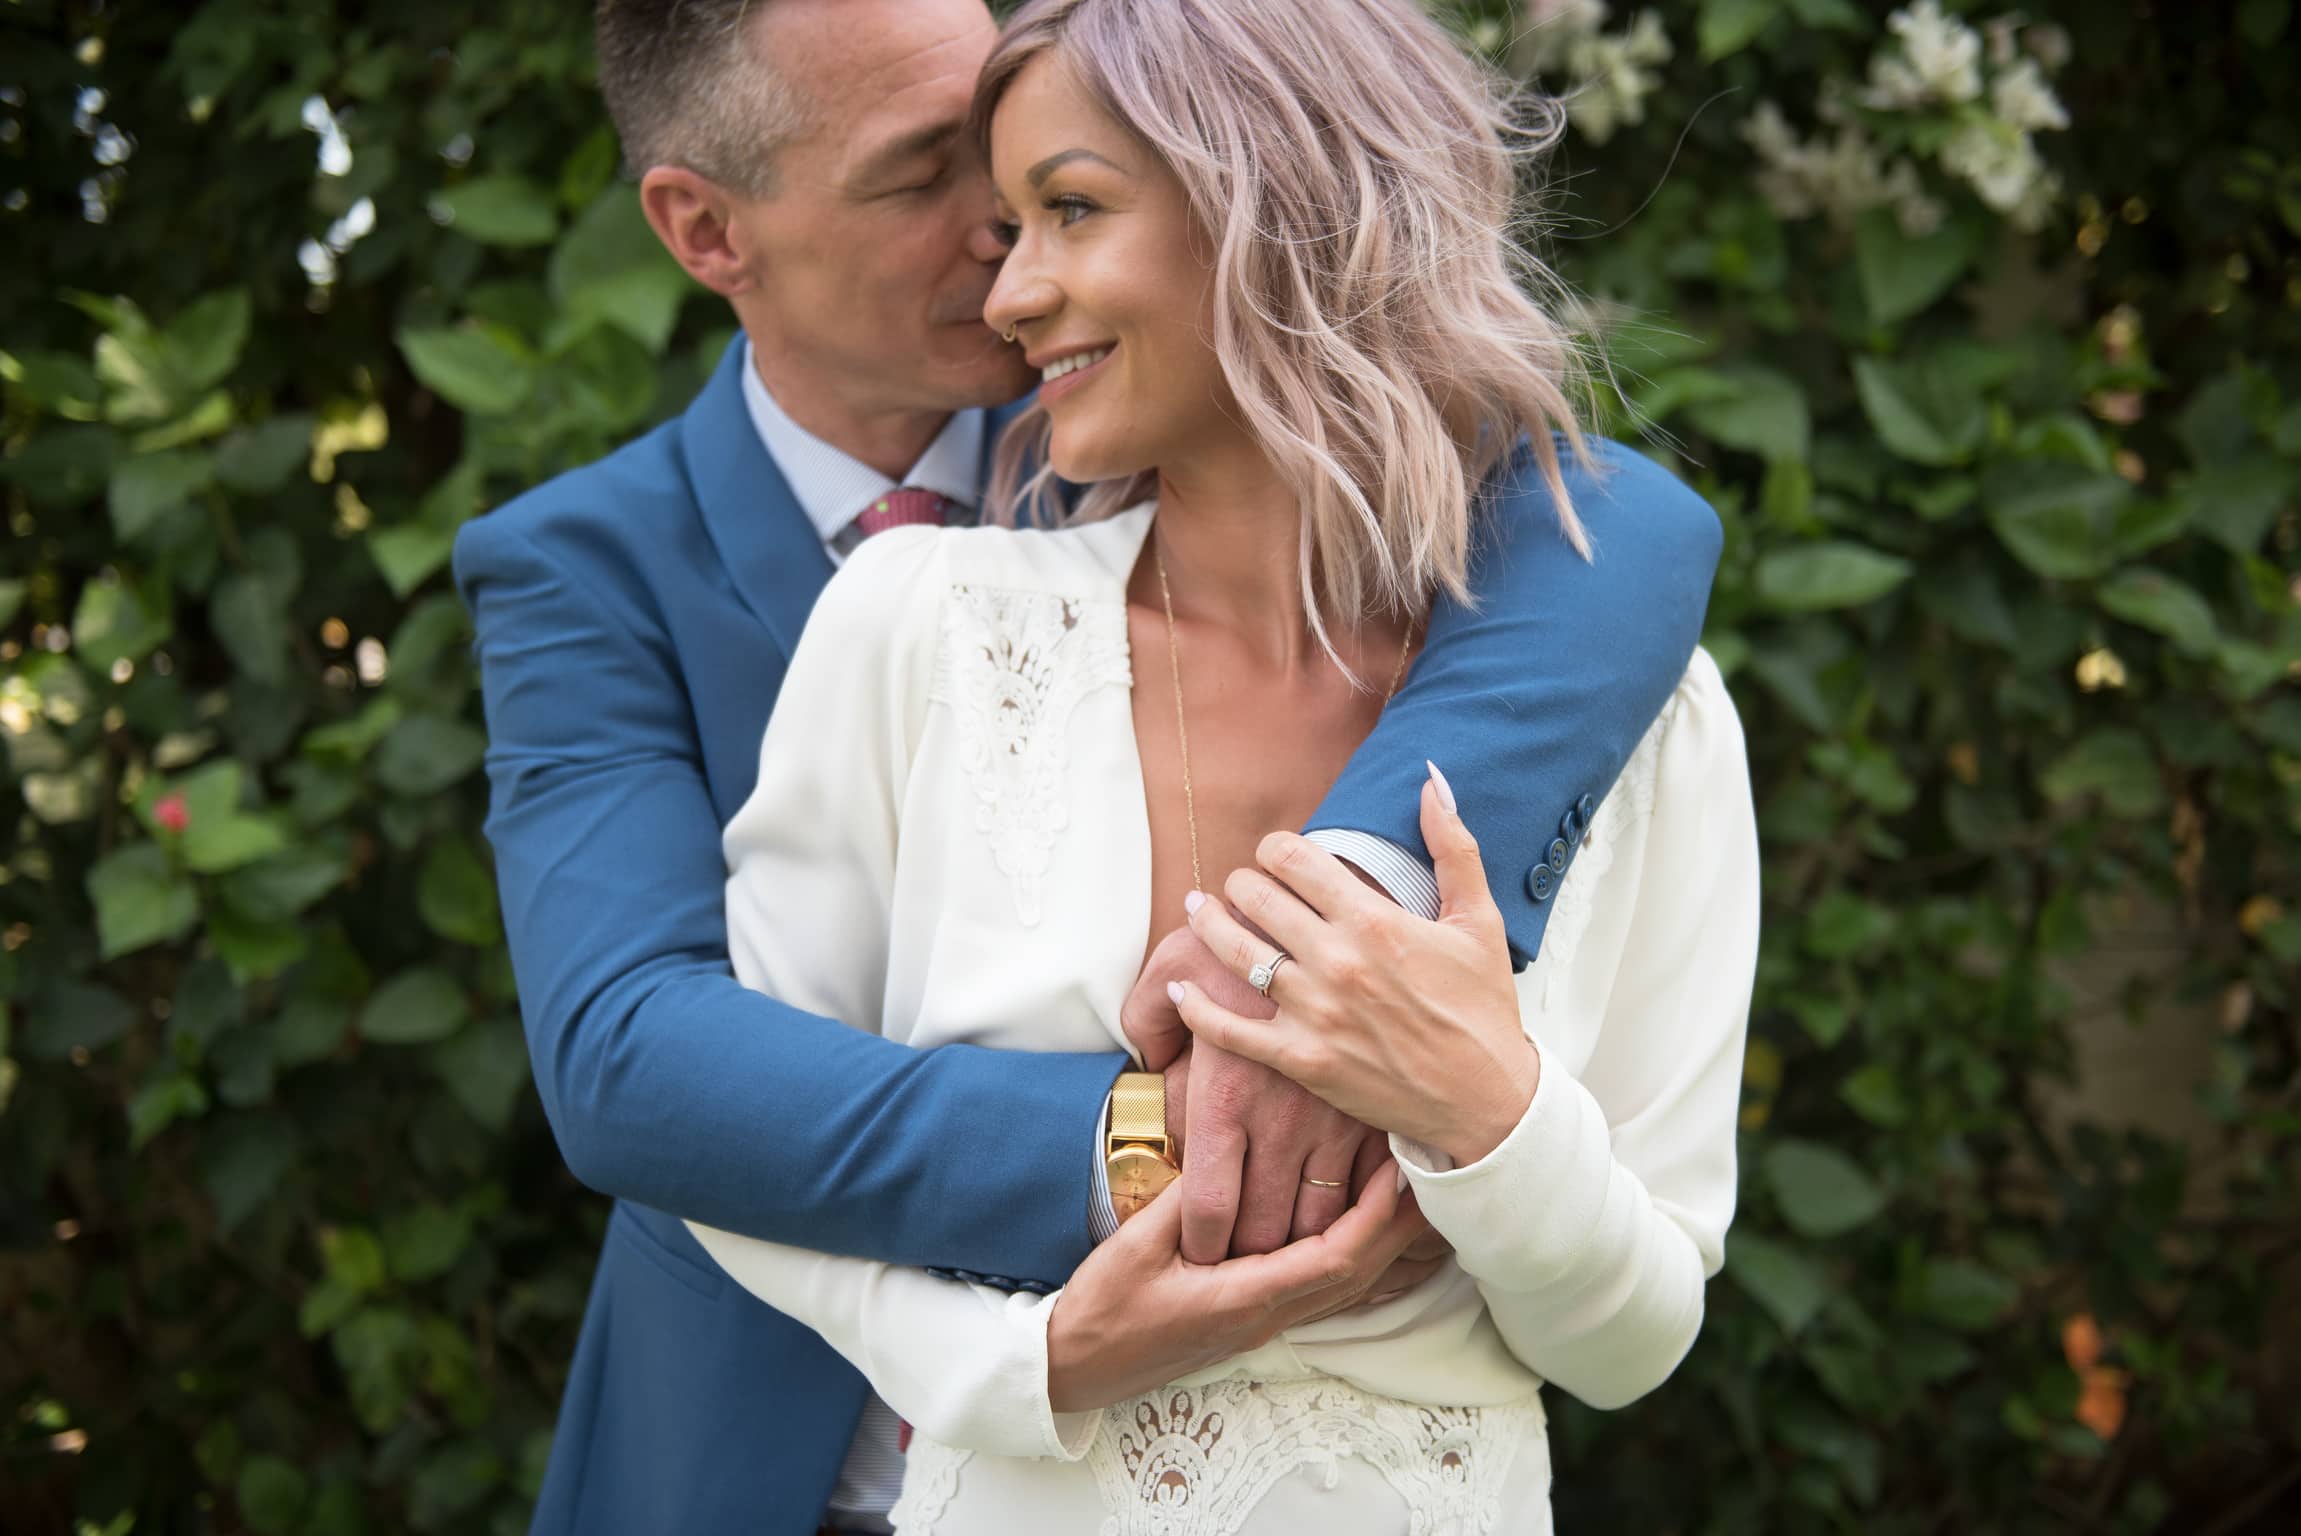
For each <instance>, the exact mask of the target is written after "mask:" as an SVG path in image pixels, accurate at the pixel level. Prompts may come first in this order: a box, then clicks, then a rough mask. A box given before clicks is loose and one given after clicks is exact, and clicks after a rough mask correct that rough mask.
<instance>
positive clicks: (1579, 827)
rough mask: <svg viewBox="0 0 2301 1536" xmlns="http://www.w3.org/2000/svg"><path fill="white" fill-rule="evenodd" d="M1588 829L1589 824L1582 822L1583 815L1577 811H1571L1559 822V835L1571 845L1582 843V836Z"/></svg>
mask: <svg viewBox="0 0 2301 1536" xmlns="http://www.w3.org/2000/svg"><path fill="white" fill-rule="evenodd" d="M1587 829H1588V827H1587V823H1585V822H1584V821H1583V820H1582V813H1581V812H1580V811H1577V810H1571V809H1569V810H1568V811H1567V812H1566V814H1565V816H1563V817H1562V818H1560V820H1559V822H1558V835H1559V836H1560V837H1562V838H1564V839H1566V841H1568V842H1569V843H1579V842H1580V841H1582V834H1583V832H1584V831H1586V830H1587Z"/></svg>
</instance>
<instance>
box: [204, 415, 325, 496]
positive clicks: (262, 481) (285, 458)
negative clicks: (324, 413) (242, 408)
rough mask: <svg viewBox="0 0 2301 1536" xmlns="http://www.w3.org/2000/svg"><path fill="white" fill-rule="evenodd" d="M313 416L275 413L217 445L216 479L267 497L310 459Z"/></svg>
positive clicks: (236, 488)
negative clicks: (259, 423)
mask: <svg viewBox="0 0 2301 1536" xmlns="http://www.w3.org/2000/svg"><path fill="white" fill-rule="evenodd" d="M311 451H312V418H311V417H309V416H275V417H273V418H272V419H271V420H270V421H267V422H265V423H263V424H262V425H261V426H255V427H247V428H243V429H242V430H240V431H238V432H234V433H233V434H232V435H231V436H230V437H227V438H225V439H224V440H223V441H222V442H221V443H218V444H217V445H216V478H217V479H219V480H221V481H223V482H224V484H226V485H228V486H230V487H231V488H232V489H233V490H235V491H245V492H247V493H248V494H249V495H251V496H268V495H270V494H272V493H273V492H274V491H277V490H279V489H281V488H282V487H283V486H285V485H286V484H287V483H288V477H289V476H291V475H293V474H294V473H295V472H296V471H297V470H299V469H301V468H303V467H304V466H305V465H306V464H307V463H308V462H309V461H310V459H311Z"/></svg>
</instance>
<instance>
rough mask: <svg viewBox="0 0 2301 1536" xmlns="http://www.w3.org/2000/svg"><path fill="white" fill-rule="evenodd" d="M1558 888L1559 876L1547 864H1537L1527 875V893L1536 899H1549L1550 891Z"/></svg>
mask: <svg viewBox="0 0 2301 1536" xmlns="http://www.w3.org/2000/svg"><path fill="white" fill-rule="evenodd" d="M1557 889H1558V877H1557V875H1556V874H1554V873H1552V872H1551V869H1550V866H1549V865H1547V864H1537V865H1535V866H1534V868H1533V871H1532V872H1531V873H1529V874H1528V875H1527V876H1526V894H1528V895H1529V896H1532V897H1533V898H1534V899H1535V900H1536V901H1548V900H1549V899H1550V893H1551V892H1552V891H1555V890H1557Z"/></svg>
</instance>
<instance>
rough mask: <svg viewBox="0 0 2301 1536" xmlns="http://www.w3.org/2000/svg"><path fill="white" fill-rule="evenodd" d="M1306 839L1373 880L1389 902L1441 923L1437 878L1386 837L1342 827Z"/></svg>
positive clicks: (1315, 832)
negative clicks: (1387, 895) (1352, 865)
mask: <svg viewBox="0 0 2301 1536" xmlns="http://www.w3.org/2000/svg"><path fill="white" fill-rule="evenodd" d="M1303 836H1305V837H1307V838H1309V839H1310V840H1311V841H1312V842H1314V843H1316V844H1318V846H1319V847H1321V848H1324V849H1325V850H1326V851H1327V852H1328V853H1331V854H1333V855H1334V856H1335V857H1336V858H1338V859H1341V860H1344V861H1345V862H1347V863H1351V864H1355V865H1357V866H1358V867H1359V868H1360V869H1363V870H1365V871H1366V872H1367V873H1368V874H1369V875H1371V876H1373V877H1374V882H1375V884H1377V885H1379V886H1381V887H1382V888H1383V889H1384V890H1385V891H1388V892H1389V893H1390V899H1391V900H1392V901H1395V902H1397V903H1398V904H1399V906H1401V907H1403V908H1404V909H1405V910H1407V911H1409V912H1411V913H1413V914H1414V915H1415V916H1416V917H1419V918H1421V919H1423V920H1424V921H1425V922H1436V921H1437V920H1438V876H1437V875H1436V874H1435V873H1433V872H1432V870H1431V868H1430V866H1429V865H1428V864H1425V863H1423V862H1422V860H1421V859H1420V858H1418V857H1416V856H1415V855H1414V854H1411V853H1408V852H1407V851H1406V850H1405V849H1404V848H1401V847H1399V846H1398V845H1397V844H1396V843H1394V842H1392V841H1391V840H1390V839H1389V838H1387V837H1376V836H1375V835H1374V834H1373V833H1371V832H1354V831H1351V830H1349V829H1347V828H1343V827H1320V828H1318V829H1317V830H1316V831H1313V832H1306V833H1304V834H1303Z"/></svg>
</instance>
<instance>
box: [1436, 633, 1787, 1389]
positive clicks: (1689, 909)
mask: <svg viewBox="0 0 2301 1536" xmlns="http://www.w3.org/2000/svg"><path fill="white" fill-rule="evenodd" d="M1660 750H1661V760H1660V763H1659V767H1658V772H1657V778H1656V785H1655V797H1654V811H1653V820H1652V823H1651V825H1650V826H1649V828H1648V831H1647V839H1646V848H1645V857H1644V860H1643V867H1642V868H1640V869H1639V870H1638V871H1637V883H1636V892H1635V900H1636V903H1637V905H1636V908H1635V911H1634V914H1633V916H1632V918H1631V923H1630V929H1629V933H1628V936H1627V938H1626V940H1625V942H1624V946H1623V950H1622V960H1621V971H1620V974H1619V975H1618V976H1617V977H1616V978H1615V980H1614V985H1613V989H1612V994H1611V997H1610V999H1609V1001H1608V1004H1607V1009H1606V1017H1605V1020H1604V1023H1603V1027H1602V1029H1601V1031H1600V1033H1599V1036H1598V1043H1597V1047H1596V1049H1595V1050H1594V1052H1593V1053H1592V1055H1591V1056H1590V1059H1589V1061H1588V1062H1587V1063H1586V1064H1585V1065H1584V1066H1583V1068H1582V1071H1581V1073H1580V1075H1579V1077H1576V1076H1574V1075H1570V1074H1569V1073H1568V1072H1567V1071H1566V1070H1565V1069H1564V1068H1563V1067H1562V1066H1560V1065H1559V1064H1558V1062H1557V1061H1556V1060H1555V1058H1545V1059H1544V1060H1543V1062H1542V1066H1541V1074H1540V1080H1539V1082H1538V1083H1537V1085H1536V1087H1535V1090H1534V1096H1533V1100H1532V1102H1531V1103H1530V1104H1529V1105H1528V1106H1527V1109H1526V1112H1525V1114H1524V1115H1523V1116H1522V1117H1521V1118H1520V1119H1519V1121H1518V1123H1517V1125H1516V1127H1515V1128H1513V1129H1512V1130H1511V1131H1510V1132H1509V1134H1508V1135H1507V1136H1506V1137H1505V1138H1504V1139H1503V1140H1502V1142H1501V1144H1500V1145H1499V1146H1496V1147H1495V1148H1494V1149H1493V1150H1492V1151H1491V1152H1489V1153H1487V1154H1486V1156H1484V1157H1483V1158H1481V1159H1479V1160H1478V1161H1477V1162H1474V1163H1471V1164H1469V1165H1467V1166H1464V1167H1461V1168H1456V1169H1452V1170H1448V1171H1439V1168H1438V1167H1436V1166H1433V1164H1434V1163H1435V1162H1436V1161H1437V1160H1435V1159H1432V1158H1431V1157H1429V1156H1428V1154H1426V1153H1424V1154H1420V1155H1418V1153H1419V1149H1416V1148H1412V1147H1400V1148H1399V1150H1400V1162H1401V1164H1402V1166H1404V1167H1406V1169H1407V1176H1408V1178H1409V1180H1410V1181H1411V1182H1412V1183H1413V1185H1414V1189H1415V1194H1416V1196H1417V1198H1418V1199H1419V1200H1420V1201H1421V1204H1422V1209H1423V1213H1424V1214H1425V1215H1427V1216H1428V1217H1429V1218H1430V1220H1431V1223H1432V1224H1433V1225H1434V1226H1436V1227H1437V1228H1438V1229H1439V1231H1441V1232H1442V1233H1444V1234H1445V1235H1446V1236H1447V1237H1448V1238H1450V1239H1451V1240H1452V1241H1453V1243H1454V1245H1455V1251H1456V1255H1457V1257H1458V1259H1459V1260H1460V1262H1461V1264H1462V1267H1463V1268H1464V1269H1465V1270H1467V1271H1468V1272H1469V1273H1470V1274H1471V1275H1472V1276H1474V1277H1475V1278H1476V1279H1477V1280H1478V1282H1479V1289H1480V1290H1481V1291H1482V1292H1483V1293H1484V1294H1485V1296H1486V1300H1487V1305H1488V1307H1489V1308H1490V1309H1491V1311H1492V1312H1493V1315H1494V1321H1495V1323H1496V1325H1497V1326H1498V1327H1499V1328H1500V1329H1501V1332H1502V1336H1503V1338H1504V1340H1505V1341H1507V1342H1508V1344H1509V1346H1510V1349H1511V1352H1512V1353H1513V1354H1515V1355H1517V1356H1518V1358H1519V1359H1521V1360H1523V1361H1524V1362H1525V1363H1526V1364H1527V1365H1528V1366H1529V1367H1530V1368H1532V1369H1533V1370H1534V1371H1536V1372H1537V1373H1538V1374H1540V1375H1541V1376H1542V1377H1544V1378H1545V1379H1546V1380H1549V1381H1553V1382H1555V1383H1557V1384H1558V1385H1559V1386H1560V1387H1563V1388H1564V1389H1566V1390H1567V1391H1569V1392H1571V1393H1573V1394H1574V1395H1575V1396H1576V1397H1578V1398H1580V1399H1582V1400H1583V1401H1584V1402H1586V1403H1589V1404H1590V1405H1591V1406H1593V1407H1597V1408H1617V1407H1620V1406H1622V1405H1623V1404H1625V1403H1629V1402H1632V1401H1634V1400H1635V1399H1637V1398H1639V1397H1641V1396H1643V1395H1644V1394H1646V1393H1647V1392H1650V1391H1652V1390H1653V1389H1654V1388H1655V1387H1657V1386H1659V1385H1660V1384H1661V1383H1662V1382H1663V1381H1664V1380H1665V1379H1666V1378H1667V1377H1668V1376H1669V1374H1670V1373H1671V1371H1672V1370H1674V1369H1675V1368H1676V1367H1677V1364H1678V1362H1679V1360H1681V1359H1682V1358H1684V1356H1685V1353H1686V1351H1687V1350H1688V1349H1689V1348H1691V1347H1692V1345H1693V1342H1694V1337H1695V1335H1696V1333H1697V1332H1699V1330H1700V1328H1701V1323H1702V1310H1703V1286H1704V1283H1705V1282H1706V1281H1707V1279H1708V1278H1709V1277H1710V1276H1711V1275H1714V1274H1716V1273H1717V1271H1718V1268H1719V1266H1720V1264H1721V1263H1722V1262H1723V1261H1724V1254H1725V1235H1726V1227H1727V1224H1728V1223H1729V1222H1730V1221H1731V1220H1732V1219H1733V1213H1734V1190H1735V1157H1734V1134H1735V1126H1736V1117H1737V1112H1738V1104H1739V1100H1740V1090H1741V1074H1742V1051H1743V1044H1744V1040H1745V1038H1746V1034H1747V1028H1748V1022H1749V1008H1750V991H1751V985H1752V980H1753V975H1754V972H1755V969H1756V964H1757V946H1758V849H1757V824H1756V816H1755V813H1754V811H1753V809H1752V807H1751V802H1750V787H1749V770H1748V765H1747V761H1746V759H1745V755H1744V748H1743V741H1742V730H1741V723H1740V721H1739V720H1738V719H1737V717H1736V716H1735V713H1734V707H1733V703H1732V701H1731V699H1729V698H1728V697H1727V694H1726V690H1725V685H1724V683H1723V682H1722V681H1721V680H1720V679H1719V677H1718V673H1717V668H1716V667H1715V665H1714V664H1712V663H1711V661H1710V660H1709V658H1708V657H1707V656H1702V655H1697V657H1696V658H1695V662H1694V666H1693V668H1692V669H1691V670H1690V671H1689V673H1688V675H1687V681H1686V682H1685V684H1684V685H1683V686H1682V687H1681V689H1680V693H1679V703H1678V708H1677V712H1676V714H1675V715H1674V717H1673V718H1672V720H1671V722H1670V724H1669V726H1668V727H1667V729H1666V733H1665V735H1664V736H1663V739H1662V742H1661V745H1660Z"/></svg>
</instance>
